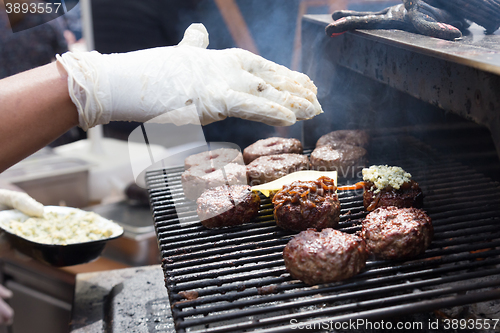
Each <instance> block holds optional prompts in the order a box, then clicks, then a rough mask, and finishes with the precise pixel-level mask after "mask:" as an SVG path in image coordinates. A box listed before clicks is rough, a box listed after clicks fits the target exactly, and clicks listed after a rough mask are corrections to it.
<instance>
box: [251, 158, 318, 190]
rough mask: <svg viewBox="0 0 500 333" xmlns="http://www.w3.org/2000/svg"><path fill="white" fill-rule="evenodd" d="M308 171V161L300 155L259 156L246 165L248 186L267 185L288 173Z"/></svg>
mask: <svg viewBox="0 0 500 333" xmlns="http://www.w3.org/2000/svg"><path fill="white" fill-rule="evenodd" d="M307 169H309V159H308V158H307V156H305V155H300V154H280V155H269V156H261V157H259V158H257V159H255V160H253V161H252V162H251V163H250V164H248V165H247V175H248V179H249V182H250V186H255V185H259V184H264V183H268V182H270V181H273V180H275V179H278V178H281V177H283V176H285V175H288V174H289V173H292V172H295V171H299V170H307Z"/></svg>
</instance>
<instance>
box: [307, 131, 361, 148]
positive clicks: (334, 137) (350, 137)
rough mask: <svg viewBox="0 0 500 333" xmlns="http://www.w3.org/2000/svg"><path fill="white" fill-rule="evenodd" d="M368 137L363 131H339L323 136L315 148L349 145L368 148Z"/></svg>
mask: <svg viewBox="0 0 500 333" xmlns="http://www.w3.org/2000/svg"><path fill="white" fill-rule="evenodd" d="M369 143H370V137H369V135H368V133H367V132H366V131H363V130H339V131H333V132H330V133H328V134H325V135H323V136H322V137H321V138H319V140H318V141H317V142H316V148H318V147H321V146H327V145H333V146H334V147H336V146H338V145H343V144H349V145H353V146H359V147H364V148H366V147H368V144H369Z"/></svg>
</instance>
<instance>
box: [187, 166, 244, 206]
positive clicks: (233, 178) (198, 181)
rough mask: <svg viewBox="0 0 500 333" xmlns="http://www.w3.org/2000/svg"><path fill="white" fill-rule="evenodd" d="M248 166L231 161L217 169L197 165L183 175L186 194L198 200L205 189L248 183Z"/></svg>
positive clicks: (189, 197)
mask: <svg viewBox="0 0 500 333" xmlns="http://www.w3.org/2000/svg"><path fill="white" fill-rule="evenodd" d="M246 171H247V170H246V167H245V166H244V165H241V164H236V163H229V164H227V165H226V166H224V167H222V168H220V169H218V170H217V169H215V168H206V167H205V166H203V165H195V166H193V167H191V168H189V169H188V170H186V171H184V172H183V173H182V175H181V182H182V188H183V190H184V195H185V196H186V198H188V199H190V200H196V199H197V198H198V197H199V196H200V194H202V193H203V192H204V191H205V190H207V189H210V188H214V187H217V186H221V185H224V184H228V185H246V184H247V174H246Z"/></svg>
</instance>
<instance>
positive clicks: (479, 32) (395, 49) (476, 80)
mask: <svg viewBox="0 0 500 333" xmlns="http://www.w3.org/2000/svg"><path fill="white" fill-rule="evenodd" d="M331 21H332V19H331V18H330V16H329V15H306V16H305V17H304V19H303V22H302V35H303V38H302V40H303V45H302V51H303V56H302V58H303V65H302V67H303V68H302V69H303V71H305V72H306V73H307V74H308V75H309V76H310V77H311V78H312V79H313V80H314V81H315V82H316V83H318V81H320V82H321V83H323V82H324V81H322V80H321V79H318V78H325V77H327V76H328V75H331V76H333V75H335V74H336V73H335V68H334V66H341V67H344V68H347V69H349V70H350V71H353V72H355V73H359V74H361V75H363V76H365V77H367V78H369V79H373V80H376V81H378V82H382V83H384V84H386V85H388V86H390V87H392V88H395V89H397V90H399V91H402V92H404V93H407V94H409V95H411V96H413V97H415V98H418V99H420V100H422V101H424V102H427V103H430V104H432V105H434V106H437V107H439V108H441V109H443V110H445V111H449V112H453V113H456V114H458V115H460V116H461V117H463V118H466V119H469V120H473V121H474V122H476V123H478V124H481V125H484V126H486V127H488V128H489V129H490V131H491V134H492V136H493V140H494V142H495V144H496V147H497V151H498V152H499V153H500V94H499V91H500V32H498V31H497V32H496V33H495V34H494V35H484V32H483V31H484V29H482V28H481V27H479V26H477V25H472V26H471V28H470V29H469V31H470V34H469V35H466V36H465V37H464V38H463V39H462V40H459V41H445V40H441V39H436V38H431V37H427V36H422V35H418V34H413V33H409V32H405V31H399V30H371V31H366V30H357V31H354V32H348V33H345V34H343V35H341V36H338V37H335V38H330V37H327V36H326V35H325V33H324V28H325V27H326V25H327V24H328V23H329V22H331ZM321 88H322V86H321V85H319V89H321Z"/></svg>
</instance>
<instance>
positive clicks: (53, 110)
mask: <svg viewBox="0 0 500 333" xmlns="http://www.w3.org/2000/svg"><path fill="white" fill-rule="evenodd" d="M76 125H78V113H77V111H76V107H75V105H74V104H73V102H72V101H71V99H70V97H69V93H68V84H67V76H66V73H65V72H64V70H61V69H59V68H58V66H57V65H56V63H51V64H49V65H46V66H42V67H39V68H36V69H33V70H31V71H27V72H24V73H21V74H17V75H14V76H11V77H8V78H6V79H3V80H0V149H1V153H0V172H2V171H3V170H5V169H7V168H8V167H10V166H11V165H13V164H15V163H16V162H18V161H20V160H21V159H23V158H25V157H26V156H28V155H30V154H32V153H34V152H35V151H37V150H39V149H41V148H43V147H44V146H46V145H47V144H49V143H50V142H52V141H53V140H55V139H56V138H58V137H59V136H60V135H62V134H63V133H65V132H66V131H67V130H69V129H70V128H71V127H73V126H76Z"/></svg>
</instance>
